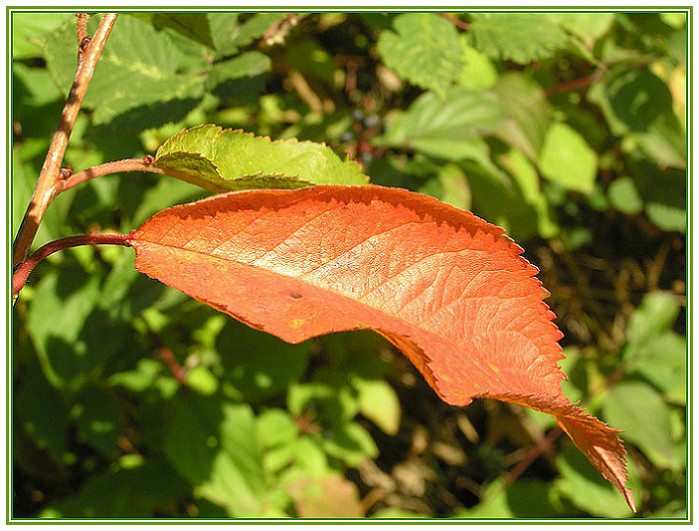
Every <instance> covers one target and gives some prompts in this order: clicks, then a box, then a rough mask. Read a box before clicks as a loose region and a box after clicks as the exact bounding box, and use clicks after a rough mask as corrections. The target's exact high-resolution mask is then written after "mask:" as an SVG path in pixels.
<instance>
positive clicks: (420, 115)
mask: <svg viewBox="0 0 699 531" xmlns="http://www.w3.org/2000/svg"><path fill="white" fill-rule="evenodd" d="M502 120H503V113H502V110H501V108H500V104H499V103H498V101H497V99H496V98H495V97H494V96H493V95H491V94H489V93H488V92H485V91H479V90H472V89H462V88H458V89H452V90H451V91H449V93H448V97H447V101H446V102H445V101H441V100H440V99H439V98H438V97H437V96H435V95H434V94H432V93H429V92H428V93H425V94H423V95H422V96H420V97H419V98H418V99H417V100H415V102H413V104H412V105H411V106H410V108H409V109H408V110H407V111H406V112H404V113H402V114H400V115H398V116H397V117H396V118H395V119H394V120H393V122H391V124H390V125H389V128H388V131H387V132H386V133H385V134H384V135H383V136H382V137H380V138H376V139H375V143H376V145H385V146H394V147H402V148H406V149H415V150H417V151H421V152H423V153H426V154H428V155H432V156H435V157H440V158H444V159H445V160H451V161H459V160H463V159H466V158H468V159H474V160H477V161H479V162H486V161H489V158H488V156H487V153H488V149H487V145H485V143H484V142H483V140H482V139H481V138H480V136H481V135H482V134H487V133H492V132H494V131H496V130H497V129H498V128H499V127H500V125H501V124H502ZM486 163H487V162H486Z"/></svg>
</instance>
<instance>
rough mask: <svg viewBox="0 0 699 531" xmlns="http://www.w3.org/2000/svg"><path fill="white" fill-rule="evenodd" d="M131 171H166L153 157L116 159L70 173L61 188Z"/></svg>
mask: <svg viewBox="0 0 699 531" xmlns="http://www.w3.org/2000/svg"><path fill="white" fill-rule="evenodd" d="M129 171H146V172H150V173H159V174H161V175H164V173H165V172H163V170H161V169H160V168H157V167H155V166H153V163H152V157H148V156H146V157H144V158H142V159H124V160H116V161H113V162H106V163H104V164H100V165H99V166H94V167H92V168H89V169H87V170H83V171H80V172H78V173H75V174H73V175H70V176H69V177H67V178H66V179H65V180H63V181H61V184H60V190H61V191H64V190H69V189H70V188H73V187H74V186H77V185H79V184H82V183H84V182H85V181H89V180H90V179H94V178H95V177H101V176H103V175H111V174H112V173H122V172H129Z"/></svg>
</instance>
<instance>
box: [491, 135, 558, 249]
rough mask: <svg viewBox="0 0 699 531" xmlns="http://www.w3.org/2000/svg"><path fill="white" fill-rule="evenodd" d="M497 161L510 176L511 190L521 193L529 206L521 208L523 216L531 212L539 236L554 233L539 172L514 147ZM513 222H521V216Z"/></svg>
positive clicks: (553, 224)
mask: <svg viewBox="0 0 699 531" xmlns="http://www.w3.org/2000/svg"><path fill="white" fill-rule="evenodd" d="M498 162H499V163H500V165H501V166H502V167H504V168H505V169H506V170H508V172H509V175H510V176H511V177H512V180H513V181H514V184H515V185H516V190H513V192H515V193H518V194H521V199H522V201H523V202H524V203H525V204H526V205H527V206H529V207H530V208H531V210H529V209H524V208H523V209H522V214H523V216H525V217H527V218H528V217H529V216H530V212H531V214H533V216H534V217H535V218H536V227H537V232H538V234H539V235H540V236H542V237H544V238H550V237H552V236H554V235H556V234H557V233H558V231H559V228H558V225H557V224H556V222H555V220H554V219H553V218H552V215H551V212H550V209H549V205H548V200H547V198H546V195H545V194H544V193H543V192H542V191H541V186H540V183H539V181H540V179H539V174H538V173H537V171H536V168H535V167H534V165H533V164H532V163H531V162H530V161H529V160H528V159H527V158H526V157H525V156H524V155H523V154H522V152H521V151H517V150H514V149H513V150H510V151H509V152H507V153H505V154H503V155H502V156H500V157H499V158H498ZM515 223H522V220H521V218H520V220H519V221H516V222H515Z"/></svg>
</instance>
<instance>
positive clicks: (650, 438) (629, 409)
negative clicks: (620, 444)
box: [604, 381, 684, 469]
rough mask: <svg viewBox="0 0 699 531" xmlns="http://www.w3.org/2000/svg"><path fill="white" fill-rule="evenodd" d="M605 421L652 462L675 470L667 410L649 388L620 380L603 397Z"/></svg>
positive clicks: (661, 400)
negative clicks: (619, 431)
mask: <svg viewBox="0 0 699 531" xmlns="http://www.w3.org/2000/svg"><path fill="white" fill-rule="evenodd" d="M604 413H605V419H606V420H607V421H608V422H609V423H610V424H611V425H612V426H614V427H615V428H617V429H620V430H622V431H623V433H621V437H622V438H623V439H625V440H627V441H631V442H632V443H634V444H635V445H637V446H638V447H639V448H640V449H641V450H642V451H643V452H644V453H645V454H646V455H647V456H648V457H649V458H650V460H651V461H653V463H655V464H656V465H658V466H660V467H664V468H672V469H678V468H680V467H682V466H683V464H684V463H682V462H679V461H678V459H677V458H676V453H675V450H674V443H673V440H672V431H673V430H672V424H671V421H670V408H669V407H668V406H667V405H666V404H665V402H664V401H663V399H662V397H661V396H660V395H659V394H658V392H657V391H656V390H655V389H653V388H652V387H651V386H650V385H648V384H646V383H644V382H635V381H622V382H619V383H617V384H615V385H614V386H613V387H612V388H611V389H610V391H609V392H608V393H607V394H606V395H605V397H604Z"/></svg>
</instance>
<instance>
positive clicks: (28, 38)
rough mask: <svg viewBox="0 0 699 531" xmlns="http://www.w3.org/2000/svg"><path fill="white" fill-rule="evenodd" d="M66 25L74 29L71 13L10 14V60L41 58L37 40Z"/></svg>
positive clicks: (73, 19) (73, 17)
mask: <svg viewBox="0 0 699 531" xmlns="http://www.w3.org/2000/svg"><path fill="white" fill-rule="evenodd" d="M66 23H72V25H73V28H74V29H75V15H74V14H73V13H12V58H13V59H29V58H32V57H41V55H42V48H41V47H40V46H39V44H38V40H39V39H40V38H41V36H42V34H44V33H48V32H51V31H53V30H55V29H56V28H59V27H60V26H63V25H64V24H66ZM73 42H75V41H73Z"/></svg>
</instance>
